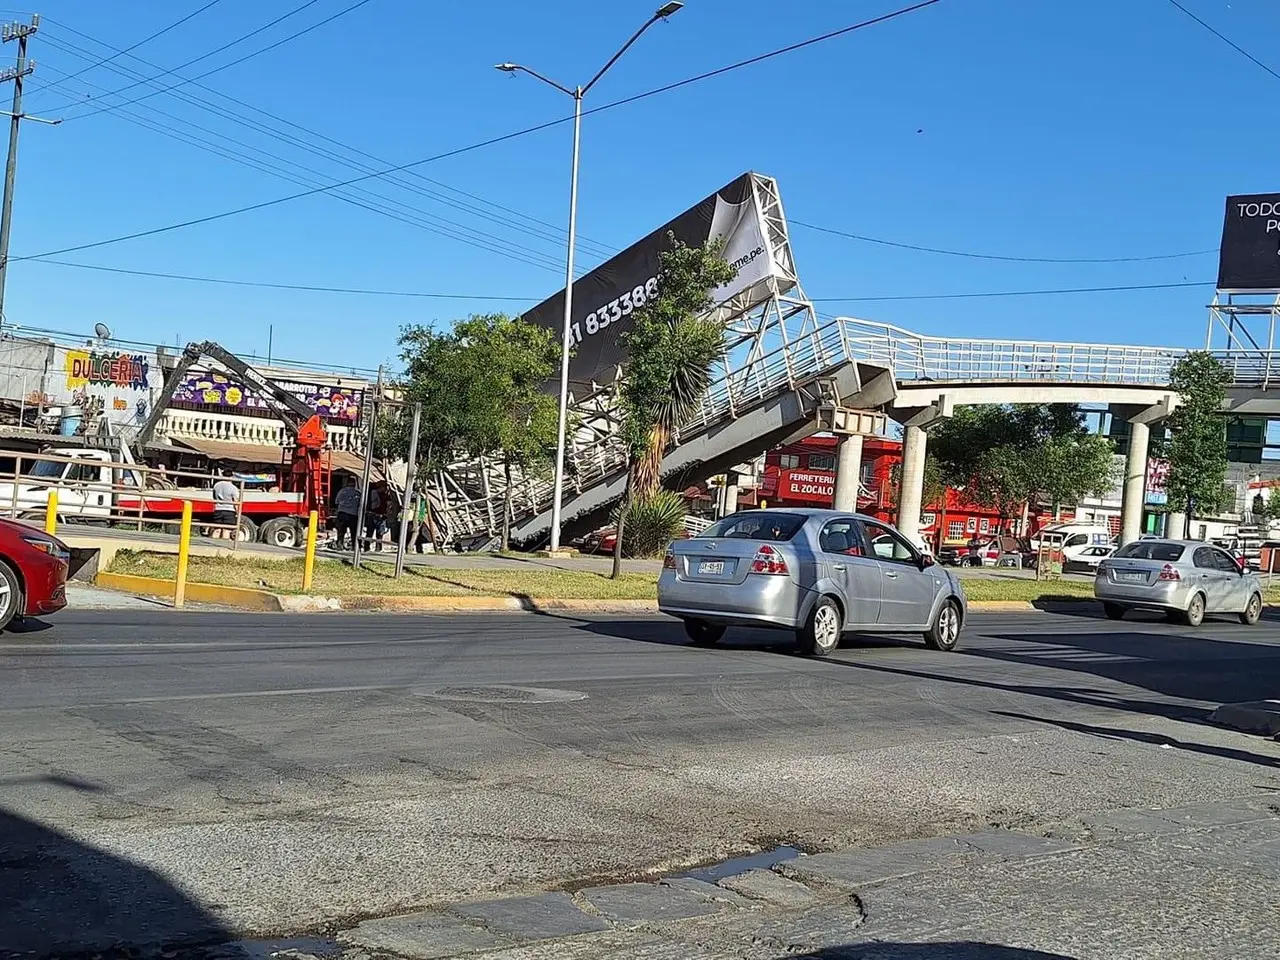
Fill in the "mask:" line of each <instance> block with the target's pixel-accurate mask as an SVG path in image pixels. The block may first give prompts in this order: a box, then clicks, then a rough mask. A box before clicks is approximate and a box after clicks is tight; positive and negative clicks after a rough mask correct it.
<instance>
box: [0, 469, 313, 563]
mask: <svg viewBox="0 0 1280 960" xmlns="http://www.w3.org/2000/svg"><path fill="white" fill-rule="evenodd" d="M0 457H6V458H9V457H11V458H13V459H14V460H15V462H16V464H17V470H16V476H15V475H14V473H10V474H9V476H8V477H3V476H0V511H3V513H4V514H7V515H8V516H11V517H17V518H20V519H28V520H32V519H41V518H43V517H44V516H45V512H46V510H47V509H48V502H49V491H50V490H53V489H56V490H57V491H58V506H57V513H58V518H59V520H61V521H64V522H83V523H100V524H113V523H119V524H129V523H137V522H139V521H142V522H146V521H147V520H153V521H154V520H176V519H178V518H180V517H181V516H182V503H183V501H184V500H190V501H192V512H193V513H194V514H195V516H196V518H197V519H198V518H199V517H200V516H201V515H202V514H210V513H212V512H213V492H212V490H211V489H209V488H207V487H197V486H190V487H188V486H183V481H185V482H188V483H192V482H201V480H200V478H198V477H196V476H194V475H186V476H184V475H182V474H179V475H176V476H175V477H173V478H172V479H167V475H165V474H164V473H162V472H161V471H159V470H157V469H155V468H151V467H142V466H137V465H130V464H127V463H123V462H120V461H117V460H113V459H112V456H111V454H110V453H109V452H108V451H106V450H96V449H90V448H81V447H67V448H62V449H50V450H46V451H44V452H43V453H39V454H32V453H19V452H16V451H5V450H0ZM205 482H207V481H205ZM240 512H241V517H240V528H239V532H238V539H240V540H261V541H263V542H264V543H270V544H273V545H275V546H281V547H295V546H299V545H301V543H302V542H303V539H304V536H305V524H306V515H305V507H304V504H303V494H302V493H301V492H298V493H285V492H281V491H279V490H254V489H244V490H243V491H242V494H241V501H240Z"/></svg>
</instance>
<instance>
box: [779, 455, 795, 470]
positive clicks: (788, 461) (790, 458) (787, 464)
mask: <svg viewBox="0 0 1280 960" xmlns="http://www.w3.org/2000/svg"><path fill="white" fill-rule="evenodd" d="M778 466H779V467H781V468H782V469H783V470H794V469H795V468H796V467H798V466H800V458H799V457H798V456H796V455H795V454H794V453H784V454H780V455H779V456H778Z"/></svg>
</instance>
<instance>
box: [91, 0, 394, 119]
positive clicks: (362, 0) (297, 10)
mask: <svg viewBox="0 0 1280 960" xmlns="http://www.w3.org/2000/svg"><path fill="white" fill-rule="evenodd" d="M317 2H318V0H307V2H306V3H304V4H302V5H301V6H299V7H295V8H294V9H292V10H290V11H289V12H288V13H285V14H282V15H281V16H279V17H277V18H276V19H274V20H272V21H271V22H270V23H268V24H265V25H264V26H261V27H259V28H258V29H256V30H253V31H250V32H249V33H246V34H245V35H244V36H242V37H237V38H236V39H235V40H232V41H231V42H230V43H225V44H223V45H222V46H221V47H218V49H216V50H212V51H210V52H209V53H206V54H204V55H202V56H199V57H196V58H195V59H194V60H188V61H187V62H186V63H183V64H179V65H178V66H176V67H174V68H172V69H171V70H166V71H164V73H161V74H160V75H159V76H161V77H163V76H168V75H170V74H173V73H175V72H177V71H178V70H182V69H184V68H186V67H189V66H191V65H192V64H194V63H199V62H200V61H201V60H207V59H208V58H209V57H212V56H213V55H214V54H218V53H221V52H222V51H223V50H226V49H227V48H228V47H234V46H235V45H236V44H238V43H242V42H244V41H245V40H247V39H249V38H250V37H252V36H255V35H256V34H259V33H261V32H262V31H264V30H266V29H268V28H270V27H273V26H275V25H276V24H277V23H280V22H281V21H282V20H287V19H288V18H289V17H292V16H294V15H295V14H297V13H301V12H302V11H303V10H305V9H306V8H307V7H309V6H311V5H312V4H314V3H317ZM369 2H370V0H356V2H355V3H353V4H351V5H350V6H347V7H344V8H343V9H341V10H339V11H338V12H337V13H334V14H330V15H329V16H327V17H325V18H324V19H323V20H321V21H319V22H318V23H313V24H311V26H309V27H304V28H303V29H301V30H299V31H297V32H296V33H291V34H289V36H287V37H284V38H282V39H280V40H277V41H276V42H275V43H271V44H268V45H267V46H265V47H262V48H261V49H258V50H254V51H253V52H252V53H246V54H245V55H244V56H242V57H239V58H238V59H235V60H232V61H230V62H229V63H224V64H222V65H221V66H217V67H214V68H213V69H212V70H206V71H205V72H204V73H200V74H197V75H196V76H194V77H189V78H185V79H182V80H180V81H179V82H178V83H175V84H173V85H172V86H168V87H165V88H164V89H162V90H153V91H152V92H150V93H144V94H143V95H142V96H139V97H134V98H133V99H132V100H126V101H124V102H123V103H117V104H115V105H114V106H106V107H99V108H98V109H97V110H91V111H89V112H88V113H82V114H79V115H78V116H74V117H68V118H67V119H68V120H83V119H85V118H86V117H94V116H97V115H98V114H100V113H106V112H107V111H109V110H118V109H120V107H127V106H130V105H131V104H134V103H138V102H139V101H141V100H146V99H148V98H150V97H154V96H156V95H157V94H160V93H167V92H168V91H170V90H176V89H177V88H178V87H181V86H185V85H187V84H189V83H193V82H195V81H196V80H203V79H204V78H205V77H210V76H213V74H215V73H220V72H222V71H223V70H227V69H229V68H231V67H234V66H237V65H238V64H241V63H244V62H245V61H246V60H252V59H253V58H254V57H257V56H260V55H261V54H264V53H267V52H268V51H270V50H274V49H276V47H279V46H282V45H284V44H286V43H289V42H290V41H291V40H296V39H297V38H298V37H301V36H303V35H305V34H308V33H310V32H311V31H312V30H315V29H317V28H319V27H323V26H324V25H325V24H327V23H331V22H333V21H334V20H337V19H338V18H339V17H343V16H346V15H347V14H348V13H351V12H352V11H354V10H357V9H359V8H360V7H363V6H364V5H365V4H366V3H369ZM150 79H152V80H155V79H158V77H152V78H150ZM144 82H146V81H142V80H139V81H137V82H136V83H131V84H129V85H128V86H125V87H121V88H120V89H119V90H113V91H112V92H111V94H109V95H110V96H115V95H117V94H119V93H121V92H123V91H125V90H129V89H131V88H133V87H136V86H139V85H140V84H142V83H144Z"/></svg>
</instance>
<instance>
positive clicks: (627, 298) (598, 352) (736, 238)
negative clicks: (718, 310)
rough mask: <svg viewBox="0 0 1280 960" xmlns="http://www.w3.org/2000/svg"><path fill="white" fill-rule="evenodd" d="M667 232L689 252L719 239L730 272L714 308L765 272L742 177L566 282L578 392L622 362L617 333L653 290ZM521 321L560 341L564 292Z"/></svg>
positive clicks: (759, 233) (752, 204) (766, 256)
mask: <svg viewBox="0 0 1280 960" xmlns="http://www.w3.org/2000/svg"><path fill="white" fill-rule="evenodd" d="M668 234H674V235H675V237H676V239H678V240H679V241H680V242H681V243H684V244H687V245H688V246H691V247H701V246H703V245H704V244H706V242H707V241H708V240H711V239H715V238H720V237H723V238H724V239H725V249H724V257H725V259H726V260H728V261H729V263H731V264H733V265H734V266H735V267H736V268H737V270H738V273H737V276H736V277H735V278H734V279H733V280H732V281H730V282H729V283H728V284H726V285H725V286H724V287H722V288H720V289H719V290H717V291H715V293H714V301H715V302H716V303H723V302H724V301H725V300H728V299H729V298H730V297H733V296H736V295H737V294H739V293H742V292H743V291H744V290H748V289H750V288H751V287H752V286H754V285H755V284H757V283H759V282H760V281H762V280H764V279H765V278H767V277H768V276H769V275H770V273H771V272H772V271H773V257H772V256H771V255H770V251H769V246H768V244H767V243H766V241H765V232H764V224H763V219H762V217H761V213H760V208H759V205H758V204H757V202H756V194H755V190H754V189H753V174H750V173H744V174H743V175H742V176H740V177H738V178H737V179H736V180H734V181H733V182H732V183H729V184H726V185H725V186H724V187H722V188H721V189H720V190H717V191H716V192H715V193H713V194H711V196H709V197H707V198H705V199H704V200H702V202H700V203H699V204H698V205H697V206H695V207H692V208H690V209H688V210H686V211H685V212H684V213H682V214H680V215H679V216H678V217H676V218H675V219H674V220H672V221H670V222H669V223H666V224H663V225H662V226H661V227H659V228H658V229H657V230H655V231H653V233H651V234H649V235H648V236H647V237H645V238H644V239H643V240H641V241H639V242H638V243H634V244H632V245H631V246H629V247H627V249H625V250H623V251H622V252H621V253H619V254H617V255H616V256H614V257H613V258H611V259H610V260H607V261H606V262H604V263H602V264H601V265H600V266H598V267H596V268H595V269H594V270H592V271H591V272H590V273H588V274H586V275H585V276H583V277H580V278H579V279H578V280H577V281H575V282H574V285H573V315H572V319H571V323H570V331H571V335H572V337H573V342H574V350H575V353H574V356H573V360H572V361H571V362H570V364H569V379H570V381H571V382H572V383H574V384H577V385H580V386H581V385H586V384H589V383H593V382H594V383H607V382H610V381H612V379H613V376H614V372H615V371H616V369H617V367H618V365H619V364H620V363H622V361H623V359H624V358H625V350H624V349H623V346H622V340H621V335H622V333H623V332H624V331H625V330H627V329H628V328H629V327H630V325H631V313H632V311H634V310H635V309H636V308H638V307H642V306H644V304H645V302H646V301H647V300H648V299H649V298H650V297H652V296H653V295H654V294H655V293H656V292H657V289H658V254H659V253H661V252H662V251H663V250H665V249H667V247H668V246H669V245H670V241H669V240H668ZM524 319H525V320H528V321H530V322H531V323H536V324H537V325H538V326H541V327H546V328H548V329H551V330H554V331H555V332H556V336H557V338H558V337H560V336H561V335H562V334H563V331H564V291H563V290H561V291H560V292H559V293H557V294H556V295H555V296H553V297H551V298H550V299H549V300H544V301H543V302H542V303H540V304H538V306H536V307H534V308H533V309H532V310H529V311H528V312H527V313H525V314H524Z"/></svg>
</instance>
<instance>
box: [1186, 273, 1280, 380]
mask: <svg viewBox="0 0 1280 960" xmlns="http://www.w3.org/2000/svg"><path fill="white" fill-rule="evenodd" d="M1277 320H1280V291H1264V290H1251V291H1228V290H1219V291H1217V292H1216V293H1215V294H1214V297H1213V302H1212V303H1210V304H1209V322H1208V326H1207V329H1206V330H1205V342H1204V348H1205V349H1206V350H1210V351H1212V352H1214V353H1215V354H1216V355H1218V356H1219V358H1220V359H1221V360H1222V361H1223V362H1224V363H1225V364H1226V365H1227V367H1229V368H1230V369H1231V372H1232V374H1233V375H1234V374H1236V372H1237V368H1238V367H1241V366H1246V367H1248V368H1249V369H1250V370H1256V369H1257V368H1258V366H1259V361H1261V366H1262V370H1261V373H1262V378H1261V379H1262V389H1264V390H1266V389H1268V388H1269V387H1270V386H1271V381H1272V379H1277V380H1280V363H1276V370H1275V371H1273V370H1272V369H1271V368H1272V364H1273V362H1275V359H1274V358H1275V349H1276V322H1277ZM1273 372H1274V373H1276V374H1277V377H1276V378H1273V377H1272V376H1271V374H1272V373H1273Z"/></svg>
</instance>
